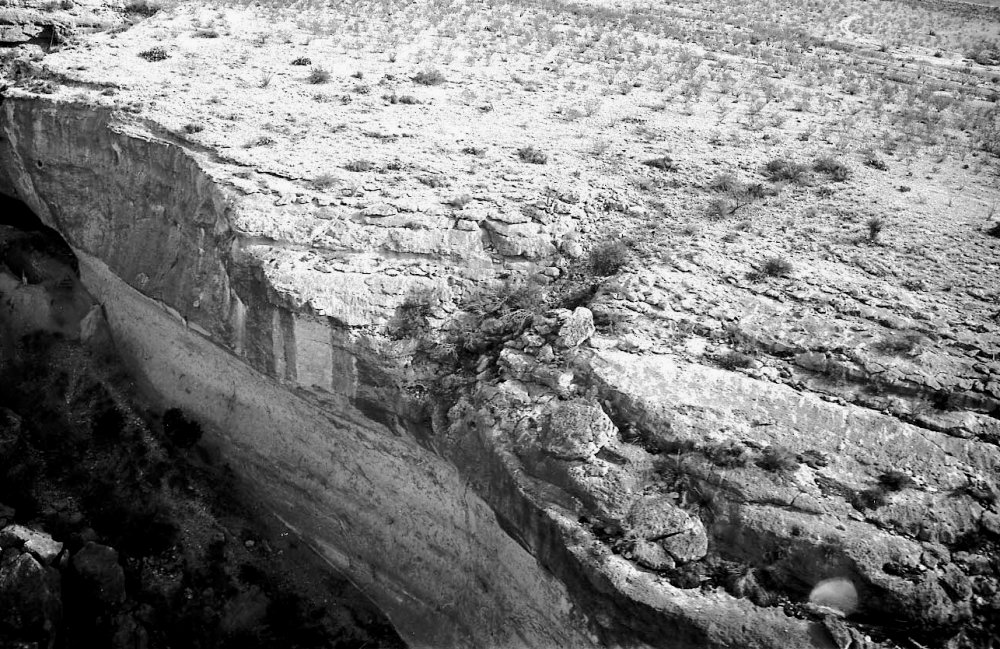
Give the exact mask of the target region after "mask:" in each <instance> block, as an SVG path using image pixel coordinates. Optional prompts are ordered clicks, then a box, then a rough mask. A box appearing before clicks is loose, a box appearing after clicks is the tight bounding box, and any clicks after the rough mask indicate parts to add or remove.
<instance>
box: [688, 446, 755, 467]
mask: <svg viewBox="0 0 1000 649" xmlns="http://www.w3.org/2000/svg"><path fill="white" fill-rule="evenodd" d="M700 450H701V452H702V453H704V454H705V458H706V459H707V460H708V461H709V462H711V463H712V464H714V465H715V466H718V467H722V468H724V469H735V468H738V467H741V466H746V465H747V462H749V460H750V458H749V453H748V452H747V448H746V447H745V446H743V445H742V444H740V443H739V442H737V441H733V440H730V441H728V442H722V443H719V444H710V445H708V446H705V447H704V448H702V449H700Z"/></svg>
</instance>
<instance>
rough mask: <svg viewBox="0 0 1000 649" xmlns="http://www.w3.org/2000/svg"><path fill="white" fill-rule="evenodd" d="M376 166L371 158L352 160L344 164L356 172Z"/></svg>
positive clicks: (369, 169)
mask: <svg viewBox="0 0 1000 649" xmlns="http://www.w3.org/2000/svg"><path fill="white" fill-rule="evenodd" d="M374 168H375V165H374V164H373V163H372V162H371V161H370V160H362V159H358V160H351V161H350V162H348V163H347V164H345V165H344V169H347V170H348V171H355V172H361V171H371V170H372V169H374Z"/></svg>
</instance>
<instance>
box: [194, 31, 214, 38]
mask: <svg viewBox="0 0 1000 649" xmlns="http://www.w3.org/2000/svg"><path fill="white" fill-rule="evenodd" d="M194 37H195V38H218V37H219V32H218V31H216V30H214V29H196V30H195V32H194Z"/></svg>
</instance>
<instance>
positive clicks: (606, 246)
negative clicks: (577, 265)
mask: <svg viewBox="0 0 1000 649" xmlns="http://www.w3.org/2000/svg"><path fill="white" fill-rule="evenodd" d="M628 260H629V248H628V246H627V245H625V243H624V242H623V241H608V242H606V243H602V244H598V245H597V246H595V247H594V248H592V249H591V250H590V255H589V256H588V258H587V261H588V265H589V266H590V270H591V271H592V272H593V273H594V274H595V275H599V276H601V277H609V276H611V275H614V274H615V273H617V272H618V271H620V270H621V269H622V268H624V267H625V264H627V263H628Z"/></svg>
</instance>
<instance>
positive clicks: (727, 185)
mask: <svg viewBox="0 0 1000 649" xmlns="http://www.w3.org/2000/svg"><path fill="white" fill-rule="evenodd" d="M708 188H709V189H710V190H712V191H713V192H719V193H722V194H731V193H733V192H738V191H741V190H742V189H743V183H741V182H740V181H739V180H737V179H736V177H735V176H733V174H730V173H720V174H716V175H715V177H714V178H712V180H710V181H709V183H708Z"/></svg>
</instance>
